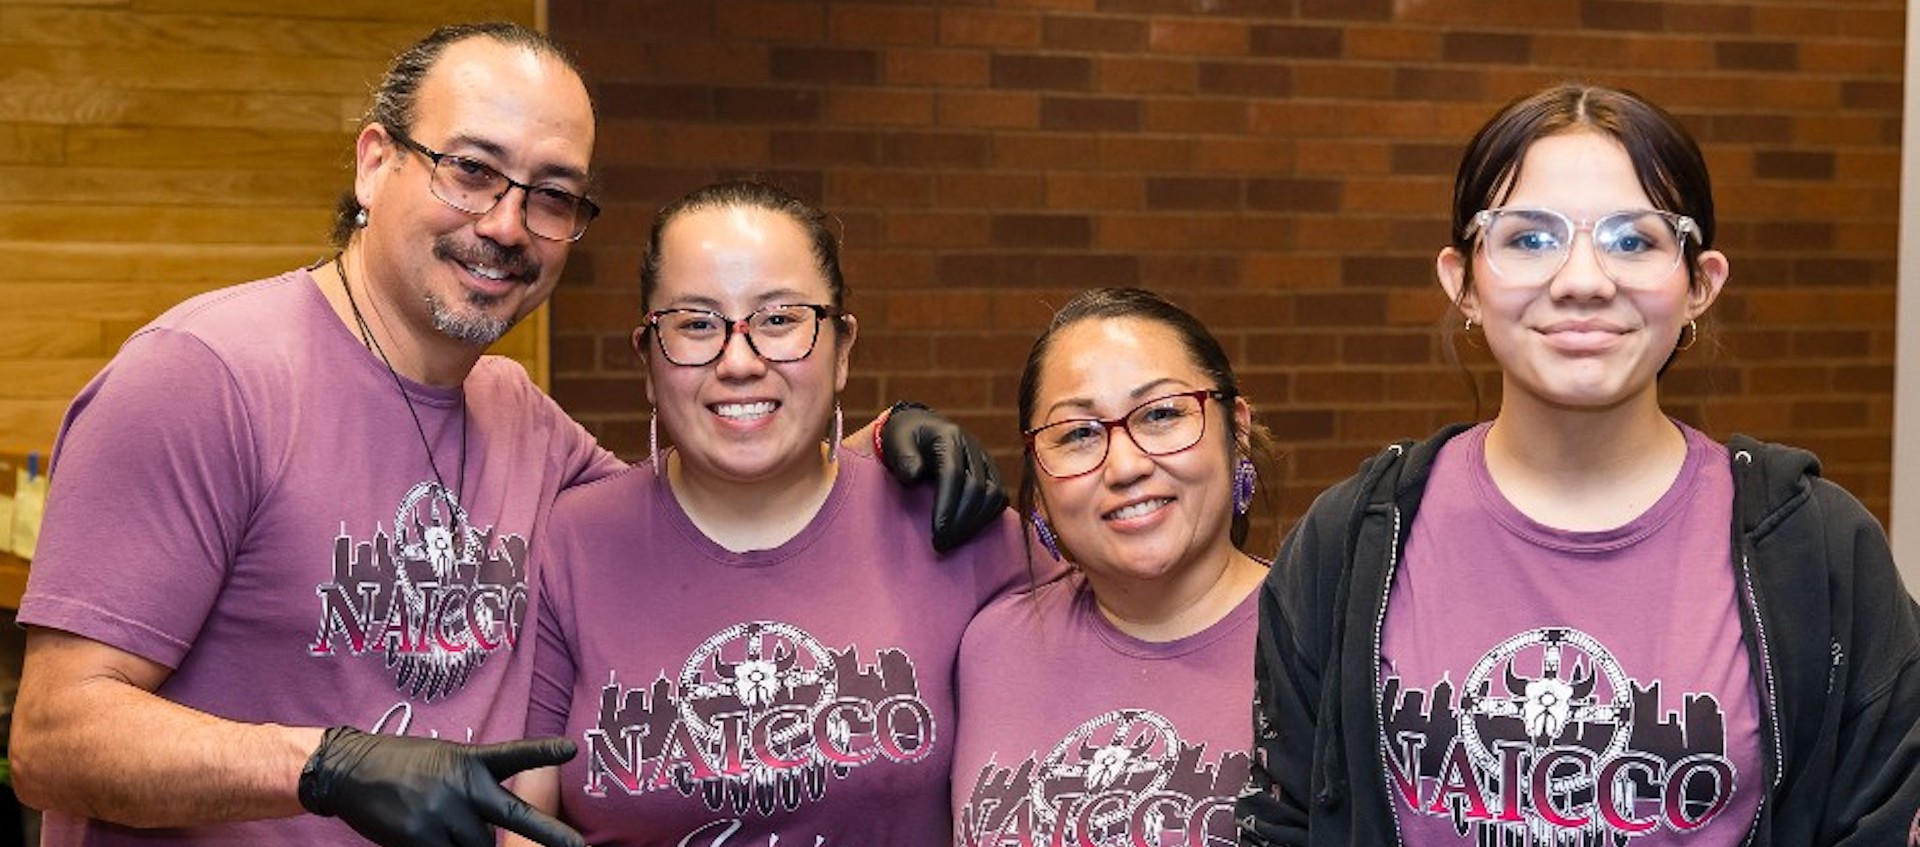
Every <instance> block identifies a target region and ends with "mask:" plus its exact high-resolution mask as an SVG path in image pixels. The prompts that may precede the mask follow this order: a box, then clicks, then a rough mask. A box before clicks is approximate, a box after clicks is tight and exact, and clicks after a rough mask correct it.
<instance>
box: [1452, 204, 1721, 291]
mask: <svg viewBox="0 0 1920 847" xmlns="http://www.w3.org/2000/svg"><path fill="white" fill-rule="evenodd" d="M1581 232H1586V233H1587V238H1588V239H1589V241H1590V243H1592V245H1593V253H1594V256H1595V257H1596V259H1597V261H1598V262H1599V264H1600V270H1601V271H1602V272H1603V273H1605V274H1606V275H1607V278H1608V279H1611V280H1613V281H1614V282H1615V283H1618V284H1620V285H1652V284H1655V283H1658V282H1660V281H1661V280H1662V279H1664V278H1665V277H1666V276H1667V275H1668V274H1670V273H1673V270H1674V269H1675V268H1678V267H1679V266H1680V262H1681V261H1682V259H1683V258H1684V257H1685V256H1686V252H1687V241H1688V240H1692V241H1693V242H1694V243H1695V244H1698V243H1700V225H1699V224H1698V223H1695V222H1694V220H1693V218H1690V217H1687V216H1686V215H1680V214H1675V213H1673V212H1664V211H1660V210H1658V209H1626V210H1622V211H1618V212H1612V213H1609V214H1605V215H1601V216H1600V217H1597V218H1594V219H1592V220H1574V219H1573V218H1571V217H1569V216H1567V215H1566V214H1564V213H1561V212H1558V211H1555V210H1553V209H1545V208H1529V207H1519V206H1504V207H1498V208H1492V209H1483V210H1481V211H1480V212H1478V213H1477V214H1475V215H1474V216H1473V220H1471V221H1469V222H1468V223H1467V228H1466V236H1467V237H1468V238H1473V237H1475V236H1476V235H1477V236H1478V237H1479V240H1480V250H1481V252H1483V253H1484V254H1485V255H1486V257H1487V264H1488V265H1489V266H1491V267H1492V268H1493V272H1494V273H1496V274H1499V275H1500V276H1501V277H1502V278H1504V279H1507V280H1509V281H1511V282H1514V283H1516V284H1519V285H1538V284H1540V283H1543V282H1546V281H1547V280H1550V279H1553V278H1554V276H1555V275H1557V274H1559V273H1560V269H1561V268H1564V267H1566V265H1567V259H1568V258H1570V257H1571V256H1572V255H1573V241H1574V238H1575V237H1576V236H1578V235H1579V234H1580V233H1581Z"/></svg>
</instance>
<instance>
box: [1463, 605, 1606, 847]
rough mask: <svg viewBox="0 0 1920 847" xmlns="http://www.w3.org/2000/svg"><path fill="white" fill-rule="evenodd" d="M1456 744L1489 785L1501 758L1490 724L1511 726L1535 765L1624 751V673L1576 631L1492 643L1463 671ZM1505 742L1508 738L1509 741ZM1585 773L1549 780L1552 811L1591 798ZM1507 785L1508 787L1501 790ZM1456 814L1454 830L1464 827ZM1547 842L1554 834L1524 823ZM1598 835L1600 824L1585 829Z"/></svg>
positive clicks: (1535, 632) (1589, 638)
mask: <svg viewBox="0 0 1920 847" xmlns="http://www.w3.org/2000/svg"><path fill="white" fill-rule="evenodd" d="M1459 719H1460V744H1461V746H1462V747H1463V748H1464V749H1465V750H1466V752H1467V756H1468V757H1469V758H1470V759H1471V760H1472V761H1473V765H1474V767H1475V768H1476V769H1477V770H1478V771H1480V773H1482V774H1484V775H1485V777H1486V779H1487V780H1488V781H1489V782H1490V783H1491V782H1495V781H1497V780H1498V779H1499V774H1501V773H1502V768H1501V766H1500V764H1501V753H1500V751H1499V750H1498V749H1496V747H1495V746H1494V744H1493V743H1492V741H1491V740H1490V739H1489V737H1488V735H1487V733H1486V731H1485V730H1486V729H1487V728H1488V727H1490V726H1491V725H1492V724H1493V723H1494V722H1495V720H1496V719H1504V721H1505V722H1509V723H1510V722H1511V721H1514V720H1518V721H1519V722H1520V724H1521V726H1522V727H1524V732H1525V737H1526V738H1525V740H1526V743H1527V745H1528V748H1529V751H1530V753H1531V755H1532V757H1533V758H1534V759H1535V760H1538V758H1539V757H1540V755H1541V754H1543V753H1545V752H1547V751H1548V750H1551V749H1553V748H1556V747H1564V746H1579V747H1585V748H1588V749H1590V750H1592V752H1593V753H1594V755H1595V757H1596V758H1598V759H1603V760H1604V759H1611V758H1614V757H1616V756H1618V755H1620V754H1621V753H1622V752H1625V751H1626V749H1627V742H1628V740H1629V738H1630V736H1631V735H1632V734H1633V701H1632V692H1631V690H1630V686H1629V682H1628V677H1627V674H1626V672H1625V671H1624V670H1622V669H1621V667H1620V663H1619V661H1618V660H1616V659H1615V658H1614V656H1613V654H1612V653H1611V652H1609V651H1608V650H1607V648H1606V646H1605V645H1602V644H1601V643H1600V642H1599V641H1598V640H1596V639H1595V638H1594V637H1593V636H1590V635H1588V634H1586V633H1584V632H1581V631H1580V630H1577V629H1570V628H1552V627H1549V628H1543V629H1534V630H1528V631H1526V632H1522V633H1519V634H1517V635H1515V636H1513V637H1512V638H1508V639H1507V640H1505V641H1502V642H1500V643H1499V644H1497V645H1495V646H1494V648H1493V649H1492V650H1489V651H1488V652H1487V653H1486V654H1485V655H1483V656H1481V657H1480V661H1478V662H1476V663H1474V666H1473V669H1472V670H1470V671H1468V672H1467V679H1466V683H1465V684H1464V685H1462V686H1461V695H1460V716H1459ZM1510 741H1511V739H1509V742H1510ZM1593 780H1594V777H1593V773H1592V772H1591V771H1589V770H1575V771H1573V772H1571V773H1568V774H1565V775H1556V776H1550V777H1548V778H1547V780H1546V787H1547V790H1548V791H1549V792H1550V794H1551V799H1552V801H1553V802H1555V803H1556V804H1557V805H1566V804H1569V803H1571V802H1573V801H1574V800H1575V799H1576V798H1581V797H1587V796H1591V793H1592V791H1593V787H1594V783H1593ZM1513 788H1514V787H1512V786H1509V787H1508V790H1510V791H1511V790H1513ZM1459 813H1460V810H1459V809H1457V808H1456V809H1455V816H1456V821H1455V823H1456V825H1457V826H1461V827H1464V826H1465V823H1464V821H1462V820H1459ZM1531 822H1532V826H1533V827H1534V828H1536V829H1537V830H1538V831H1537V832H1535V833H1534V834H1535V835H1536V836H1539V837H1541V838H1543V839H1549V840H1544V841H1542V842H1541V843H1554V842H1553V841H1551V840H1550V839H1551V838H1552V837H1553V836H1554V834H1553V830H1552V829H1551V828H1550V827H1549V826H1548V825H1547V824H1545V823H1544V822H1542V821H1540V820H1539V819H1538V818H1532V819H1531ZM1591 828H1592V829H1593V830H1594V831H1595V832H1598V831H1600V829H1601V824H1599V823H1595V824H1593V825H1592V827H1591Z"/></svg>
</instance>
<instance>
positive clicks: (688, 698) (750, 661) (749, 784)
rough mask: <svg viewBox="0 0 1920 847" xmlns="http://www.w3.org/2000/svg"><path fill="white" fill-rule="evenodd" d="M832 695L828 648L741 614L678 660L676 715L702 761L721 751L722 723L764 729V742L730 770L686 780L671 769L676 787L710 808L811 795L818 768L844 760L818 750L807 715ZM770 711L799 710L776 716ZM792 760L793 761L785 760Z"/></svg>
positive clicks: (822, 780)
mask: <svg viewBox="0 0 1920 847" xmlns="http://www.w3.org/2000/svg"><path fill="white" fill-rule="evenodd" d="M839 693H840V680H839V672H838V670H837V669H836V667H835V665H834V662H833V655H832V653H831V652H830V651H828V650H827V648H826V647H825V646H823V645H822V644H821V643H820V642H819V641H818V640H817V639H815V638H814V637H813V636H812V635H809V634H808V633H807V632H806V631H804V630H802V629H800V628H799V627H796V626H794V625H792V624H787V623H781V622H778V621H751V622H746V623H738V624H734V625H733V626H730V627H727V628H726V629H723V630H721V631H719V632H717V633H714V634H713V636H712V637H710V638H708V639H707V640H706V641H705V642H703V643H702V644H701V645H700V646H699V647H698V648H696V649H695V650H694V651H693V653H692V654H690V655H689V656H688V657H687V663H686V664H685V665H684V666H682V668H681V671H680V680H679V700H680V719H681V721H682V722H683V724H684V725H685V726H686V728H687V729H688V730H689V731H690V733H691V735H692V736H693V738H694V739H695V741H696V743H698V744H700V745H701V747H702V748H703V751H704V753H705V754H706V756H707V759H708V761H715V762H717V761H722V760H723V759H724V758H725V756H724V752H725V748H726V747H727V746H728V744H729V738H728V731H729V730H728V726H729V724H737V725H744V726H766V727H768V729H766V731H765V735H764V742H763V743H765V744H766V746H767V748H766V749H765V750H764V751H758V752H757V753H756V754H755V755H754V756H753V757H752V758H751V759H750V760H748V761H744V762H742V767H743V768H744V769H745V770H744V772H743V773H741V774H739V775H738V776H728V777H722V778H719V779H713V780H707V781H705V782H703V783H696V782H695V781H694V780H692V779H691V778H690V777H688V776H687V775H686V774H685V773H681V774H679V775H677V777H676V779H677V781H678V782H679V788H680V791H681V793H683V794H687V795H692V794H693V793H694V792H695V791H696V790H698V791H699V792H700V793H701V795H702V798H703V799H704V800H705V801H706V804H707V808H709V809H712V810H714V811H720V810H721V809H724V808H728V807H731V808H732V809H733V810H734V811H735V812H746V811H748V810H750V809H753V810H758V811H759V812H760V813H761V814H772V813H773V812H775V811H777V810H785V811H792V810H794V809H797V808H799V807H800V804H801V803H802V802H805V801H807V800H818V799H820V797H821V796H822V795H823V794H825V793H826V786H827V776H828V770H829V769H830V768H831V769H833V770H835V771H836V772H837V775H840V776H844V775H845V772H846V768H845V766H843V765H830V764H829V763H828V762H827V761H826V760H825V759H824V758H823V757H821V756H820V755H818V752H817V751H816V750H815V749H814V745H815V743H816V740H815V738H814V735H813V720H812V718H813V716H814V715H815V714H816V713H817V712H819V711H820V710H822V709H823V708H825V707H826V706H827V705H828V704H830V703H832V702H833V701H834V699H835V698H836V697H838V696H839ZM776 712H785V713H790V714H792V715H795V716H801V717H798V718H797V719H793V720H785V721H782V720H780V719H779V718H778V717H776V716H774V713H776ZM826 724H827V726H826V733H827V736H828V738H829V739H830V740H837V741H839V742H840V743H843V744H844V743H845V741H846V738H847V736H849V735H850V734H851V729H850V728H849V727H848V726H847V725H846V722H845V721H844V720H842V719H840V718H837V717H830V718H829V719H828V720H827V721H826ZM734 731H737V730H734ZM763 755H764V757H765V759H766V760H762V758H761V757H762V756H763ZM794 762H798V763H799V764H788V763H794Z"/></svg>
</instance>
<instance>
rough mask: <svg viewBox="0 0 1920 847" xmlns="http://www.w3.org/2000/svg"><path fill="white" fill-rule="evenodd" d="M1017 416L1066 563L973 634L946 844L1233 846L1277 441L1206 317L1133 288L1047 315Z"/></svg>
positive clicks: (1032, 489) (1048, 535)
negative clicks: (1265, 493)
mask: <svg viewBox="0 0 1920 847" xmlns="http://www.w3.org/2000/svg"><path fill="white" fill-rule="evenodd" d="M1019 411H1020V420H1021V423H1022V426H1023V427H1025V428H1026V429H1025V433H1024V434H1025V440H1026V444H1027V452H1026V473H1025V478H1024V480H1023V482H1022V484H1021V489H1020V501H1021V511H1022V513H1023V514H1024V515H1025V516H1026V517H1027V519H1028V520H1029V522H1030V523H1031V525H1032V527H1033V529H1034V531H1035V532H1036V533H1037V534H1038V536H1039V538H1040V540H1041V541H1042V543H1043V544H1044V545H1045V546H1046V548H1047V549H1048V550H1050V551H1051V553H1052V555H1053V556H1055V557H1059V558H1063V559H1065V560H1066V561H1067V562H1070V563H1071V564H1072V565H1073V573H1072V574H1071V575H1070V576H1069V577H1068V578H1067V579H1063V580H1058V581H1055V582H1052V583H1049V584H1047V585H1044V586H1041V587H1039V588H1037V589H1036V590H1034V591H1033V592H1032V593H1031V594H1019V595H1012V596H1009V597H1005V598H1002V599H1001V600H999V601H996V602H995V603H994V604H993V605H990V606H988V607H987V608H986V609H985V610H984V611H982V612H981V613H980V615H979V616H978V617H976V618H975V619H974V621H973V624H972V625H971V626H969V627H968V629H967V636H966V640H965V641H964V642H963V643H962V646H961V650H960V682H959V686H960V692H961V697H960V739H959V742H958V749H957V751H956V754H955V761H954V780H953V809H954V832H955V839H954V842H953V843H955V844H957V845H961V847H1000V845H1007V844H1032V845H1048V844H1103V845H1107V844H1111V845H1124V844H1188V845H1194V847H1200V845H1206V844H1227V843H1232V841H1233V838H1234V826H1233V798H1234V796H1235V795H1236V794H1238V793H1239V791H1240V789H1241V788H1242V787H1243V786H1244V785H1245V783H1246V778H1247V756H1246V748H1247V724H1246V707H1245V703H1246V701H1247V698H1248V697H1249V696H1250V695H1251V694H1252V681H1253V629H1254V602H1253V596H1254V589H1255V588H1257V587H1258V586H1259V584H1260V580H1261V578H1262V577H1263V576H1265V574H1266V571H1267V568H1266V565H1265V563H1263V562H1261V561H1258V560H1256V559H1254V558H1253V557H1251V556H1248V555H1247V554H1246V553H1243V552H1241V551H1240V549H1239V548H1238V546H1237V545H1239V544H1240V543H1242V542H1243V541H1244V540H1245V537H1246V533H1247V510H1248V507H1249V505H1250V504H1251V502H1252V499H1253V494H1254V485H1255V477H1256V474H1257V472H1256V468H1255V465H1254V460H1255V459H1263V458H1265V457H1268V456H1270V446H1269V445H1270V439H1269V438H1268V437H1267V435H1266V432H1265V430H1264V429H1263V428H1261V427H1260V426H1258V425H1257V424H1255V423H1254V422H1253V415H1252V410H1251V409H1250V408H1249V407H1248V405H1247V401H1246V400H1245V398H1243V397H1242V396H1241V395H1240V390H1239V387H1238V385H1237V383H1236V381H1235V379H1234V373H1233V367H1232V365H1230V364H1229V363H1228V361H1227V357H1226V353H1225V352H1224V351H1223V350H1222V349H1221V347H1220V344H1219V342H1218V341H1216V340H1215V339H1214V337H1213V336H1212V334H1210V333H1209V332H1207V329H1206V327H1204V326H1202V325H1201V324H1200V322H1199V321H1197V320H1195V319H1194V318H1193V316H1191V315H1189V314H1187V313H1186V312H1184V311H1182V310H1180V309H1179V308H1178V307H1176V306H1174V305H1173V304H1171V303H1168V302H1167V301H1166V300H1164V299H1161V298H1160V297H1159V296H1158V295H1155V294H1153V293H1151V292H1147V291H1142V290H1139V289H1098V290H1094V291H1088V292H1086V293H1084V294H1081V295H1080V296H1078V297H1076V298H1074V299H1073V300H1072V301H1071V302H1069V303H1067V304H1066V305H1065V306H1064V307H1062V308H1061V309H1060V311H1059V312H1058V313H1057V314H1055V315H1054V318H1053V322H1052V323H1051V325H1049V326H1048V328H1047V330H1046V331H1045V332H1044V333H1043V334H1042V335H1041V336H1040V338H1039V340H1037V341H1035V342H1034V345H1033V350H1032V352H1031V353H1030V354H1029V356H1028V358H1027V364H1026V369H1025V370H1024V371H1023V372H1022V374H1021V377H1020V394H1019Z"/></svg>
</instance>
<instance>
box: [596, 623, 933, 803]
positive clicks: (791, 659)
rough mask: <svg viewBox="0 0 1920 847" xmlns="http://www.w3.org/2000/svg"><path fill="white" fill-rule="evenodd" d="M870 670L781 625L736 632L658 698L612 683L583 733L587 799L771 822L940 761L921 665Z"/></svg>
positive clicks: (899, 656) (878, 665)
mask: <svg viewBox="0 0 1920 847" xmlns="http://www.w3.org/2000/svg"><path fill="white" fill-rule="evenodd" d="M874 658H875V660H876V661H875V662H874V663H873V664H862V663H861V662H860V661H859V659H858V657H857V656H856V648H854V647H851V646H850V647H847V648H845V649H842V650H835V649H832V648H829V647H827V646H826V645H825V644H822V643H820V641H819V640H818V639H816V638H814V637H813V636H812V635H811V634H809V633H808V632H806V631H805V630H803V629H801V628H799V627H797V626H794V625H792V624H788V623H783V622H779V621H751V622H746V623H738V624H734V625H733V626H729V627H727V628H725V629H723V630H721V631H719V632H717V633H715V634H713V635H712V636H711V637H709V638H707V640H706V641H704V642H702V643H701V644H700V645H699V646H698V647H696V648H695V649H694V650H693V652H692V653H691V654H690V655H689V656H688V657H687V660H686V663H685V664H684V665H682V666H681V669H680V673H679V675H678V677H677V678H676V679H675V680H673V681H669V680H668V679H667V678H666V676H665V675H664V674H662V675H661V676H660V677H659V678H657V679H656V680H655V681H654V683H653V685H652V686H651V688H650V690H643V689H639V688H625V687H623V686H622V685H621V684H620V683H619V681H618V680H617V679H614V678H612V676H611V675H609V679H608V680H607V684H606V686H605V687H604V688H602V689H601V695H600V716H599V720H598V721H597V724H596V725H595V726H594V727H593V728H591V729H588V730H587V731H586V733H585V738H584V741H585V747H586V751H585V752H586V756H587V760H588V766H587V782H586V785H585V786H583V788H582V790H583V791H584V792H585V793H586V794H587V796H590V797H605V796H606V794H607V787H608V785H609V784H612V785H614V786H616V787H618V788H619V789H620V790H621V791H623V792H625V793H627V794H630V795H637V794H642V793H645V792H649V791H659V790H662V789H665V788H668V787H672V788H675V789H677V790H678V791H679V792H680V793H681V794H682V795H685V796H689V797H690V796H693V795H694V794H695V793H696V792H697V793H699V794H700V795H701V798H702V799H703V800H704V801H705V803H706V806H707V808H709V809H711V810H713V811H721V810H723V809H729V808H731V809H732V810H733V811H734V812H735V813H738V814H745V813H748V812H758V813H760V814H762V815H772V814H776V813H779V812H782V811H787V812H790V811H793V810H794V809H797V808H799V807H800V805H801V804H802V803H805V802H808V801H813V800H819V799H820V798H821V797H822V796H824V795H825V794H826V791H827V784H828V781H829V780H828V777H829V776H831V777H833V778H834V779H845V778H847V775H848V774H849V773H851V772H852V771H853V769H854V768H857V767H861V766H863V765H867V764H871V763H874V762H876V761H889V762H897V763H902V764H910V763H913V762H918V761H920V760H922V759H924V758H926V757H927V756H928V755H929V754H930V753H932V752H933V750H934V743H935V741H936V736H937V733H936V731H935V726H934V719H933V713H932V710H931V709H929V708H928V706H927V704H926V703H925V702H924V701H923V700H921V699H920V694H919V691H920V686H919V681H918V680H917V679H916V678H915V674H914V666H913V661H912V660H911V659H910V658H909V657H908V656H907V654H906V653H905V652H903V651H900V650H895V649H882V650H880V651H878V652H877V654H876V655H875V657H874Z"/></svg>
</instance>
